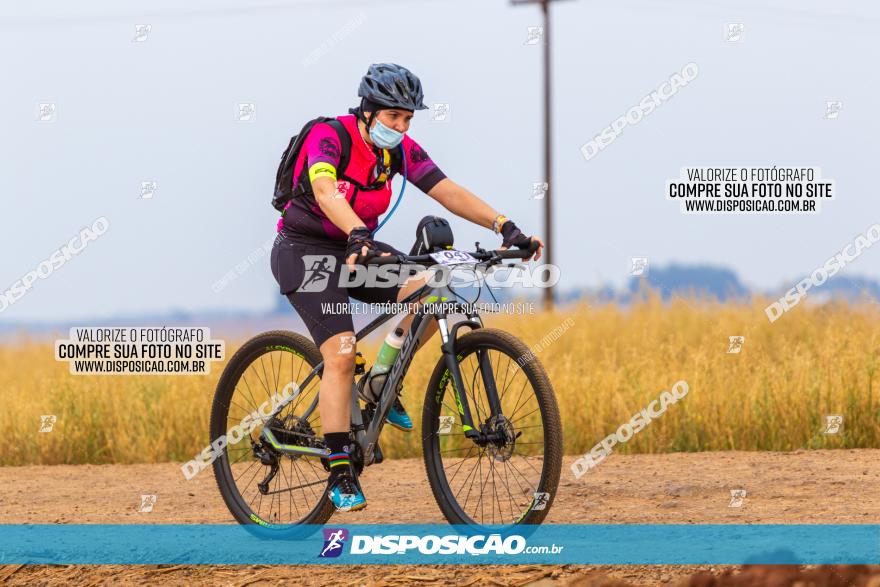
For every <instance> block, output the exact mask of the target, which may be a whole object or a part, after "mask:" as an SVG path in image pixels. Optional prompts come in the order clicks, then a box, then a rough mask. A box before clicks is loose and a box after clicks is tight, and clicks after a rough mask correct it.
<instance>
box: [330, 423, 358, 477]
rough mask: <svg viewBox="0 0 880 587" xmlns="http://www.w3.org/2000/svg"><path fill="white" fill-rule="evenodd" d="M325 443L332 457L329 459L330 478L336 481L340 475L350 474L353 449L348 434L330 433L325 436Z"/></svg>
mask: <svg viewBox="0 0 880 587" xmlns="http://www.w3.org/2000/svg"><path fill="white" fill-rule="evenodd" d="M324 442H325V443H326V444H327V448H329V449H330V455H329V456H328V457H327V460H328V461H330V478H331V479H335V478H336V476H337V475H339V474H340V473H343V472H349V471H350V469H351V460H350V458H349V453H350V452H351V447H350V446H349V443H350V440H349V436H348V432H328V433H326V434H325V435H324Z"/></svg>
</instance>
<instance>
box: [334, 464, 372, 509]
mask: <svg viewBox="0 0 880 587" xmlns="http://www.w3.org/2000/svg"><path fill="white" fill-rule="evenodd" d="M327 494H328V495H329V496H330V501H332V502H333V505H335V506H336V510H337V511H340V512H355V511H357V510H362V509H364V508H365V507H367V498H366V497H364V492H363V491H361V486H360V483H358V482H357V479H355V478H354V476H353V475H352V474H351V473H350V472H348V471H345V472H343V473H340V474H339V475H337V476H336V479H334V480H332V481H331V482H330V483H329V485H328V487H327Z"/></svg>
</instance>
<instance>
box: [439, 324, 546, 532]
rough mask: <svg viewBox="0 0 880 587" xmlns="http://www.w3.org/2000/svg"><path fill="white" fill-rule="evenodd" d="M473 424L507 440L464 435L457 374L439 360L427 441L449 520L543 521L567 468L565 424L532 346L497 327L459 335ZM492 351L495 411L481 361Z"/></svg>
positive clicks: (484, 522)
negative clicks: (481, 442) (482, 439)
mask: <svg viewBox="0 0 880 587" xmlns="http://www.w3.org/2000/svg"><path fill="white" fill-rule="evenodd" d="M456 349H457V357H458V362H459V369H460V370H461V377H462V383H463V385H464V388H465V389H464V390H459V392H460V393H464V394H465V397H466V399H467V403H468V405H469V408H470V412H471V416H472V419H473V422H474V427H475V428H476V429H477V430H481V429H482V430H484V431H490V432H493V433H496V436H497V437H499V438H501V439H503V440H499V441H498V442H493V443H489V444H487V445H486V446H482V447H481V446H478V445H477V443H476V442H474V441H473V440H471V439H469V438H467V437H465V435H464V429H463V428H462V421H461V417H460V416H461V415H460V408H459V407H458V402H457V401H456V398H455V390H454V385H451V384H450V382H451V380H452V379H451V374H450V372H449V370H448V369H447V367H446V363H445V361H444V360H443V359H441V360H440V361H439V363H438V364H437V367H436V368H435V369H434V373H433V375H432V377H431V380H430V383H429V384H428V389H427V391H426V393H425V405H424V410H423V412H422V448H423V451H424V459H425V469H426V471H427V474H428V481H429V482H430V485H431V490H432V491H433V492H434V497H435V499H436V500H437V504H438V505H439V506H440V510H441V511H442V512H443V515H444V516H445V517H446V519H447V520H448V521H449V523H450V524H466V525H489V524H491V525H503V526H504V525H518V524H540V523H541V522H542V521H543V520H544V518H545V517H546V516H547V513H548V511H549V510H550V506H551V505H552V503H553V498H554V496H555V494H556V489H557V487H558V485H559V475H560V470H561V468H562V425H561V423H560V419H559V409H558V407H557V405H556V397H555V395H554V393H553V387H552V386H551V384H550V379H549V378H548V377H547V374H546V373H545V371H544V368H543V367H542V366H541V364H540V362H538V360H537V359H536V358H535V357H534V356H533V355H531V353H529V349H528V347H526V345H525V344H523V343H522V342H521V341H520V340H519V339H517V338H516V337H514V336H513V335H511V334H509V333H507V332H504V331H502V330H498V329H494V328H479V329H476V330H473V331H471V332H469V333H467V334H465V335H463V336H462V337H461V338H459V339H458V340H457V341H456ZM479 353H485V355H486V356H487V357H488V360H489V363H490V365H491V370H492V373H493V375H494V379H495V384H496V388H497V393H498V397H499V400H500V405H501V413H500V414H492V413H491V411H490V409H489V405H490V404H489V401H488V396H487V394H486V387H485V383H484V381H483V376H482V374H481V370H480V368H479V362H478V356H479Z"/></svg>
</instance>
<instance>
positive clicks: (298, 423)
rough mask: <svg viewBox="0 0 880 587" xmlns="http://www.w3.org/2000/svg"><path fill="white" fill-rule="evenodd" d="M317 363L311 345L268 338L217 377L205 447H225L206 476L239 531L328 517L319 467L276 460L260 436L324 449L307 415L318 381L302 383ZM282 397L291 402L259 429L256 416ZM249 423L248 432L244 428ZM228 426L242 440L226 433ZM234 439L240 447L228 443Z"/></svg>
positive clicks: (292, 336)
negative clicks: (221, 441) (220, 442)
mask: <svg viewBox="0 0 880 587" xmlns="http://www.w3.org/2000/svg"><path fill="white" fill-rule="evenodd" d="M321 360H322V357H321V353H320V352H319V351H318V349H317V347H315V345H314V343H313V342H311V341H310V340H308V339H307V338H305V337H304V336H301V335H299V334H296V333H294V332H288V331H282V330H276V331H271V332H266V333H263V334H260V335H258V336H256V337H254V338H252V339H250V340H249V341H247V342H246V343H245V344H244V345H243V346H242V347H241V348H240V349H238V351H237V352H236V353H235V355H233V357H232V359H230V361H229V363H228V364H227V365H226V368H225V369H224V371H223V374H222V375H221V377H220V381H219V383H218V384H217V391H216V393H215V395H214V403H213V407H212V410H211V441H212V442H214V441H216V439H218V438H220V437H221V436H224V435H225V436H226V438H227V442H228V444H227V446H226V447H224V448H223V450H222V453H221V454H220V456H219V458H217V459H216V460H214V463H213V467H214V476H215V478H216V480H217V486H218V488H219V489H220V494H221V495H222V496H223V501H225V502H226V505H227V506H228V507H229V511H230V512H231V513H232V515H233V516H234V517H235V519H236V520H237V521H238V522H239V523H241V524H247V525H252V524H259V525H260V526H264V527H277V528H283V527H285V526H289V525H299V524H323V523H325V522H326V521H327V520H328V519H329V518H330V516H331V515H332V514H333V511H334V508H333V504H332V502H331V501H330V500H329V499H328V497H327V492H326V491H325V486H326V482H327V475H328V473H327V471H326V470H325V469H324V467H323V466H322V464H321V461H320V460H319V459H318V458H316V457H312V456H305V455H302V456H300V455H296V456H290V455H287V454H284V453H281V452H280V451H278V450H275V449H274V448H273V447H272V445H271V444H270V443H268V442H266V441H264V440H262V439H261V436H260V434H261V432H262V430H263V426H268V427H269V429H270V430H271V431H272V433H273V434H274V436H275V437H276V438H277V439H278V440H280V441H281V442H284V443H285V444H296V445H300V446H311V447H314V448H323V447H324V446H323V439H322V436H321V420H320V416H319V414H318V410H317V409H313V410H312V411H311V413H309V412H308V409H309V408H310V406H312V405H313V403H314V400H315V398H316V394H317V393H318V388H319V384H320V378H319V376H315V377H313V378H312V379H311V380H310V381H309V382H308V383H305V382H304V380H305V379H306V377H307V375H308V374H309V372H310V371H311V370H312V369H313V368H314V367H315V366H316V365H317V364H318V363H320V362H321ZM318 375H320V373H318ZM285 390H288V391H285ZM289 390H293V393H296V394H297V395H296V397H295V399H293V400H292V401H291V402H290V403H289V404H288V405H287V406H286V407H285V408H284V409H283V410H282V411H281V412H280V413H279V414H278V416H277V417H276V418H273V419H272V420H269V421H263V420H265V417H262V418H260V416H259V413H260V412H262V413H263V414H264V416H265V414H267V413H268V412H270V411H271V408H272V407H274V406H273V395H275V394H276V393H277V394H278V396H276V397H275V398H274V401H275V403H276V404H277V399H278V397H283V396H284V395H286V394H287V393H290V391H289ZM297 390H298V391H297ZM254 414H257V418H253V417H252V416H254ZM249 420H250V422H255V423H256V424H248V422H249ZM236 426H237V427H238V428H239V430H242V429H245V430H246V433H244V434H241V433H237V434H236V433H233V431H232V430H233V428H235V427H236ZM248 429H250V430H248ZM236 438H240V440H239V441H238V442H235V440H236ZM273 469H274V474H273Z"/></svg>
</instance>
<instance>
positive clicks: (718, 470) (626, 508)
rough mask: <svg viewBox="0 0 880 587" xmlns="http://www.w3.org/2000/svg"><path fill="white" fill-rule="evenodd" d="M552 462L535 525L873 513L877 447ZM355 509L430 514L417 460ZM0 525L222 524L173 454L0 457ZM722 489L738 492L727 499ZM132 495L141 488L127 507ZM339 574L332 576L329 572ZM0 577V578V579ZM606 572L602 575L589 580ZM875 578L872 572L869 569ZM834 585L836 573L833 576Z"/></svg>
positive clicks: (312, 579) (876, 510)
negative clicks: (27, 462) (155, 457)
mask: <svg viewBox="0 0 880 587" xmlns="http://www.w3.org/2000/svg"><path fill="white" fill-rule="evenodd" d="M574 458H575V457H568V458H566V460H565V463H564V467H563V474H562V482H561V484H560V490H559V494H558V496H557V499H556V503H555V504H554V506H553V509H552V511H551V512H550V515H549V516H548V519H547V523H597V524H604V523H612V524H626V523H658V524H662V523H670V524H672V523H694V524H698V523H764V524H766V523H821V524H832V523H837V524H872V523H878V522H880V467H877V462H878V459H880V450H841V451H798V452H794V453H745V452H728V453H696V454H669V455H634V456H624V455H615V456H613V457H612V458H609V459H607V460H606V461H605V462H603V463H602V464H601V465H600V466H599V467H598V468H597V469H595V470H594V471H591V472H590V473H588V474H587V475H585V476H584V477H582V478H581V479H574V477H573V475H572V474H571V471H570V469H569V468H568V467H569V465H570V464H571V462H572V461H573V460H574ZM362 484H363V487H364V491H365V493H366V495H367V498H368V499H369V507H368V508H367V509H366V510H363V511H361V512H355V513H349V514H338V515H337V516H336V517H334V519H333V521H334V522H339V523H364V524H369V523H383V522H392V521H393V522H395V523H443V522H444V520H443V518H442V516H441V514H440V512H439V510H438V508H437V506H436V504H435V503H434V501H433V497H432V495H431V491H430V489H429V488H428V484H427V480H426V477H425V472H424V468H423V465H422V463H421V461H419V460H397V461H386V462H384V463H382V464H381V465H377V466H376V467H372V468H370V469H368V470H367V472H366V474H365V475H364V476H363V477H362ZM0 487H2V489H0V523H4V524H14V523H25V522H27V523H59V524H71V523H113V524H116V523H229V522H231V517H230V515H229V513H228V511H227V510H226V507H225V505H224V504H223V502H222V500H221V499H220V496H219V494H218V492H217V489H216V486H215V484H214V479H213V476H212V474H211V472H210V471H209V470H208V471H204V472H202V473H201V474H200V475H198V476H197V477H196V478H195V479H193V480H192V481H186V480H185V479H184V478H183V476H182V474H181V472H180V468H179V465H176V464H171V463H170V464H161V465H102V466H89V465H85V466H54V467H8V468H2V469H0ZM731 490H745V491H746V496H745V498H744V500H743V501H742V504H741V505H740V507H730V506H731ZM141 495H155V496H156V502H155V505H154V507H153V511H152V512H150V513H141V512H139V511H138V509H139V507H140V504H141ZM699 570H708V571H711V572H713V573H714V574H718V573H720V572H721V571H722V570H723V569H722V568H721V567H711V568H710V567H690V566H678V567H672V566H662V567H660V566H657V567H649V566H618V567H607V566H606V567H596V566H589V567H588V566H579V565H565V566H558V567H537V566H532V567H525V568H523V567H485V566H473V567H464V566H439V565H438V566H430V567H428V566H409V567H404V566H368V565H363V566H352V567H345V570H344V571H342V569H341V568H340V567H320V566H310V567H308V568H306V569H303V568H301V567H299V568H298V567H268V566H262V565H256V566H251V567H185V566H175V567H156V566H140V567H71V566H65V567H45V566H42V567H17V566H16V567H2V568H0V583H2V582H6V583H8V584H12V585H18V584H21V585H24V584H35V583H42V584H54V583H56V582H59V583H60V582H64V583H68V584H71V583H72V584H92V585H94V584H102V583H107V584H110V583H113V584H120V583H121V584H128V583H130V584H143V583H145V582H146V583H149V584H180V585H183V584H186V585H192V584H196V585H202V584H204V585H209V584H211V585H216V584H220V585H252V584H256V583H259V582H278V581H281V580H284V581H286V582H293V583H294V584H304V585H349V584H350V585H362V584H367V585H369V584H371V583H372V584H383V582H384V584H389V585H390V584H410V583H417V584H424V585H445V584H448V585H465V584H470V585H482V584H485V585H493V584H494V585H525V584H528V583H530V582H534V581H540V584H550V583H551V582H552V583H560V584H564V583H570V582H572V581H576V582H577V584H583V585H613V584H619V585H622V584H625V583H615V582H613V581H612V582H607V581H611V580H612V579H608V580H607V581H606V580H605V579H601V578H599V577H600V575H603V576H607V577H608V578H614V579H621V580H623V581H626V582H627V583H630V584H634V585H663V584H675V583H678V582H679V581H680V580H682V578H683V577H686V576H688V575H691V574H693V573H695V572H697V571H699ZM341 571H342V572H344V575H342V574H341ZM4 579H5V581H4ZM603 581H606V582H603ZM878 581H880V579H878ZM841 584H846V583H841Z"/></svg>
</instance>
